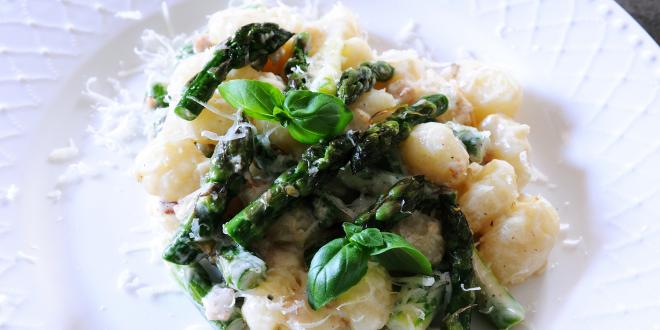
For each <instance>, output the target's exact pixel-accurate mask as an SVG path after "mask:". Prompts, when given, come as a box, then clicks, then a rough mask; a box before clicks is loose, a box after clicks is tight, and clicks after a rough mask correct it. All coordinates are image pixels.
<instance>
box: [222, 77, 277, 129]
mask: <svg viewBox="0 0 660 330" xmlns="http://www.w3.org/2000/svg"><path fill="white" fill-rule="evenodd" d="M218 91H220V95H222V98H223V99H224V100H225V101H227V103H229V104H230V105H231V106H232V107H234V108H236V109H240V110H243V111H244V112H245V113H246V114H247V115H248V116H250V117H252V118H255V119H265V120H276V119H275V116H274V115H273V109H275V108H276V107H281V106H282V104H283V103H284V94H282V92H281V91H280V90H279V89H277V88H276V87H275V86H273V85H271V84H269V83H266V82H263V81H258V80H245V79H236V80H230V81H226V82H223V83H222V84H220V87H218Z"/></svg>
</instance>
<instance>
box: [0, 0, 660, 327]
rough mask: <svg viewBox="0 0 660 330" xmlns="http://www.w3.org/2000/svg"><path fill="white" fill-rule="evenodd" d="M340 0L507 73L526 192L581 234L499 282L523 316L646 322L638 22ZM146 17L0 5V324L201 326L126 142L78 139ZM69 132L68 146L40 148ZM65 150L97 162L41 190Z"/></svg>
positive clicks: (483, 5) (108, 7)
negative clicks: (84, 175)
mask: <svg viewBox="0 0 660 330" xmlns="http://www.w3.org/2000/svg"><path fill="white" fill-rule="evenodd" d="M345 4H347V5H348V6H349V7H351V8H353V9H354V10H355V11H356V12H357V13H358V14H359V15H360V17H361V23H362V25H363V26H364V27H365V28H366V29H367V30H368V31H369V32H370V33H371V37H372V39H373V40H380V41H385V42H387V41H390V42H392V41H393V40H394V36H395V35H396V34H397V32H398V31H399V30H400V29H401V28H402V27H403V26H404V25H406V24H407V23H408V22H409V21H410V20H413V19H414V21H415V22H417V26H418V35H419V36H420V38H421V39H422V40H424V42H425V44H426V45H428V50H429V51H430V53H431V54H432V55H433V57H434V58H435V59H438V60H451V59H454V58H456V57H457V56H463V55H465V54H472V55H474V56H476V57H477V58H480V59H482V60H486V61H490V62H496V63H499V64H501V65H503V66H504V67H507V68H508V69H509V70H511V71H512V72H513V73H514V74H515V75H516V76H517V77H518V78H519V80H520V81H521V82H522V84H523V86H524V88H525V99H524V104H523V111H522V114H521V116H520V117H519V119H520V120H521V121H523V122H525V123H528V124H529V125H530V126H531V127H532V135H531V140H532V145H533V147H534V151H533V156H532V157H533V162H534V163H535V164H536V165H537V166H538V167H539V168H540V169H541V171H542V172H543V173H545V174H546V175H547V176H548V177H549V182H550V183H549V184H540V185H538V184H537V185H533V186H531V187H530V188H528V191H529V192H540V193H542V194H543V195H545V196H546V197H547V198H548V199H549V200H550V201H552V203H553V204H554V205H555V206H556V207H557V208H558V209H559V213H560V215H561V222H562V223H567V224H570V228H569V229H568V230H567V231H566V232H565V233H563V234H562V237H561V240H565V239H566V240H577V241H579V243H578V244H577V246H574V247H570V246H567V245H565V244H562V243H561V242H560V243H559V244H558V245H557V247H556V248H555V250H554V251H553V253H552V255H551V258H550V261H549V264H548V267H547V271H546V273H545V275H543V276H540V277H537V278H534V279H532V280H531V281H529V282H527V283H525V284H524V285H521V286H519V287H516V288H515V289H514V293H515V295H516V296H517V297H518V298H519V299H520V300H521V301H522V302H524V303H525V304H526V305H527V306H528V307H529V310H530V312H529V317H528V321H527V322H526V324H525V325H523V326H522V327H521V328H534V329H599V328H607V329H618V328H624V327H625V328H630V329H660V321H658V317H657V315H655V314H657V313H654V312H658V311H660V298H658V297H660V284H658V281H657V278H658V276H660V258H658V257H657V254H658V252H660V217H659V216H658V215H659V214H660V212H658V211H657V209H656V208H657V207H658V206H659V205H660V193H659V191H660V189H659V188H658V187H660V175H659V174H658V173H660V172H659V171H658V170H657V169H658V168H660V157H659V155H660V153H659V152H658V149H659V148H660V138H659V137H658V134H657V132H658V126H659V125H660V96H659V87H660V50H659V48H658V45H657V44H656V43H654V42H653V40H652V39H651V38H650V37H649V36H648V35H647V34H646V33H645V32H644V31H643V30H642V29H641V28H640V27H639V26H638V25H637V23H635V22H634V20H633V19H632V18H630V17H629V16H628V15H627V14H626V13H625V12H624V11H623V10H622V9H621V8H620V7H619V6H618V5H616V4H615V3H614V1H606V0H600V1H598V0H596V1H587V0H555V1H540V0H536V1H532V0H520V1H513V0H512V1H485V0H480V1H478V0H472V1H439V2H430V1H426V2H424V1H421V0H409V1H405V2H392V3H391V4H387V5H386V4H384V3H381V4H380V5H377V6H376V5H375V4H374V3H373V2H369V3H367V2H364V1H362V2H361V1H345ZM223 6H224V5H222V4H219V3H216V2H209V1H201V0H197V1H192V0H191V1H185V2H184V1H181V2H177V3H173V4H172V6H171V8H170V13H171V17H172V21H173V27H174V29H175V30H176V31H177V32H184V31H186V32H189V31H192V30H193V29H195V28H197V27H200V26H201V25H202V24H204V22H205V19H206V15H208V14H209V13H211V12H212V11H214V10H217V9H220V8H222V7H223ZM375 7H377V8H375ZM127 10H140V12H141V13H142V15H143V17H144V19H141V20H131V19H126V18H120V17H118V16H124V17H126V16H132V15H135V13H130V12H129V13H126V12H125V11H127ZM147 27H148V28H153V29H156V30H158V31H161V32H163V33H166V32H167V29H166V27H165V24H164V20H163V18H162V15H161V14H160V3H157V2H155V1H146V0H136V1H128V2H127V1H119V0H106V1H97V2H87V1H83V0H59V1H27V0H22V1H18V0H16V1H4V2H0V85H1V86H2V87H0V96H1V99H0V118H2V119H0V189H2V190H0V192H1V193H2V194H1V195H0V204H1V206H0V235H2V236H1V237H0V251H1V253H0V328H6V329H22V328H35V329H183V328H185V327H187V326H189V325H191V324H200V325H203V321H202V319H201V318H200V316H199V315H198V314H197V312H196V311H195V310H194V308H193V307H192V305H191V304H189V303H188V301H186V299H185V298H184V296H183V295H180V294H177V293H175V292H173V291H171V290H170V289H171V288H173V283H172V281H171V280H170V279H169V278H168V276H167V274H166V272H165V270H164V268H163V267H162V266H160V264H159V262H158V261H157V258H151V256H150V255H149V253H148V249H141V248H142V247H141V246H140V244H144V243H143V242H144V241H145V240H146V238H147V237H148V235H149V234H148V233H145V232H143V231H141V230H140V228H144V227H145V225H146V224H147V220H146V216H145V214H146V212H145V211H144V195H143V193H142V192H141V191H140V188H139V187H138V186H137V184H135V183H134V182H133V179H132V177H131V176H130V174H129V172H128V169H129V167H130V164H131V160H130V155H120V154H116V153H113V152H110V151H108V150H106V149H102V148H98V147H94V146H93V145H92V143H91V141H90V138H89V134H88V133H87V132H86V128H87V126H88V125H89V124H90V118H91V116H90V114H91V110H90V103H89V100H88V99H87V98H86V97H84V96H82V94H81V90H82V89H83V87H84V83H85V81H86V80H87V78H89V77H91V76H97V77H101V78H102V77H108V76H111V77H112V76H116V75H117V72H118V71H119V70H120V69H121V68H129V67H131V65H132V64H134V63H137V62H136V57H135V55H134V54H133V53H132V49H133V47H134V45H136V44H137V43H138V36H139V33H140V31H141V30H142V29H144V28H147ZM412 43H413V44H414V43H415V41H414V40H413V41H412ZM121 60H123V61H125V63H124V64H123V65H120V61H121ZM136 92H137V93H141V91H139V90H138V91H136ZM69 138H72V139H74V141H76V143H77V144H78V145H79V147H80V150H81V152H80V155H79V156H78V157H76V158H75V159H74V160H72V161H69V162H66V163H63V164H55V165H53V164H50V163H48V162H47V157H48V154H49V152H50V150H52V149H53V148H56V147H63V146H65V145H66V144H67V143H68V142H67V141H68V139H69ZM80 161H83V162H85V163H87V164H90V165H98V168H100V170H99V172H98V175H94V173H90V176H92V177H93V178H92V179H86V180H82V182H81V183H80V184H73V185H68V186H65V187H63V188H62V191H63V196H62V199H61V200H60V201H59V202H57V203H54V202H51V201H49V199H48V198H47V197H46V195H47V194H48V193H49V192H52V191H53V189H54V186H55V184H56V181H57V178H58V176H59V175H61V174H62V173H63V172H64V171H65V169H66V168H67V166H69V165H70V164H73V163H76V162H80ZM104 162H105V163H104ZM104 164H105V165H104ZM113 164H114V165H113ZM16 188H17V189H18V191H17V192H16ZM127 250H135V251H133V252H130V251H129V252H126V251H127ZM127 270H128V271H130V272H132V273H134V274H136V275H137V276H138V277H139V281H141V285H142V289H141V290H138V292H137V293H136V294H129V293H126V292H124V291H122V290H119V289H118V288H117V281H118V277H119V275H120V274H121V273H125V271H127ZM138 286H139V285H138ZM150 290H151V291H150ZM150 292H151V293H158V292H160V293H161V294H156V297H153V298H149V297H148V296H149V293H150Z"/></svg>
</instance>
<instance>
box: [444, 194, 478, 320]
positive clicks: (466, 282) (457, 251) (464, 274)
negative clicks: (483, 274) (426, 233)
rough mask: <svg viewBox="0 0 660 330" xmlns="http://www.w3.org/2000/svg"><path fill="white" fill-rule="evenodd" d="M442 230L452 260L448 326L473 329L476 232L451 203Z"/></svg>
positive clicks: (447, 253)
mask: <svg viewBox="0 0 660 330" xmlns="http://www.w3.org/2000/svg"><path fill="white" fill-rule="evenodd" d="M443 213H444V221H443V223H442V233H443V236H444V237H445V259H446V260H449V263H450V264H449V267H450V277H451V287H452V296H451V299H450V301H449V305H448V306H447V313H448V315H447V316H446V317H445V318H444V320H443V327H444V328H447V329H469V328H470V320H471V310H472V308H473V307H474V306H475V305H474V301H475V294H474V291H473V290H468V289H470V288H473V287H474V270H473V268H472V246H473V245H474V242H473V241H472V231H470V226H469V225H468V222H467V220H465V216H464V215H463V212H461V210H460V209H459V208H458V207H457V206H455V205H449V206H447V207H446V208H445V209H444V210H443Z"/></svg>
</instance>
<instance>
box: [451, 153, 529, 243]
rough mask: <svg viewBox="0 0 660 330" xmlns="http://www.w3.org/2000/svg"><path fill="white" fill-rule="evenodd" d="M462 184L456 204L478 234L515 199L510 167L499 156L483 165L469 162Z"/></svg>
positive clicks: (516, 189) (514, 181) (512, 170)
mask: <svg viewBox="0 0 660 330" xmlns="http://www.w3.org/2000/svg"><path fill="white" fill-rule="evenodd" d="M465 185H466V189H465V191H464V192H463V193H462V194H461V196H460V198H459V200H458V204H459V205H460V206H461V209H462V210H463V213H465V217H466V219H467V220H468V222H469V223H470V228H471V229H472V231H473V232H474V233H475V234H477V235H480V234H482V233H483V232H484V231H485V230H487V229H488V227H490V226H492V225H493V221H494V220H495V218H497V217H499V216H500V215H502V214H503V213H504V212H506V211H507V210H508V209H509V208H511V206H512V205H513V203H514V201H515V200H516V199H517V198H518V184H517V182H516V173H515V171H514V169H513V166H511V165H509V163H507V162H505V161H503V160H499V159H493V160H492V161H490V162H489V163H488V164H486V165H485V166H483V167H482V166H480V165H479V164H476V163H473V164H471V165H470V168H469V169H468V178H467V180H466V184H465Z"/></svg>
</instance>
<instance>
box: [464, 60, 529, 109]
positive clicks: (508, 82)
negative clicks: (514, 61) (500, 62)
mask: <svg viewBox="0 0 660 330" xmlns="http://www.w3.org/2000/svg"><path fill="white" fill-rule="evenodd" d="M455 79H456V81H457V82H458V86H459V88H460V90H461V91H462V92H463V94H464V95H465V97H466V98H467V99H468V100H469V101H470V103H471V104H472V107H473V109H474V116H475V119H476V121H477V122H479V121H481V120H482V119H484V118H485V117H486V116H488V115H490V114H494V113H502V114H505V115H507V116H510V117H513V116H515V115H516V114H517V113H518V109H519V108H520V103H521V102H522V89H521V88H520V85H518V83H517V82H516V81H515V80H514V79H513V78H512V77H511V76H510V75H509V74H507V73H506V72H504V71H502V70H500V69H498V68H495V67H492V66H488V65H485V64H483V63H480V62H477V61H463V62H459V63H458V70H457V71H456V76H455Z"/></svg>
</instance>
